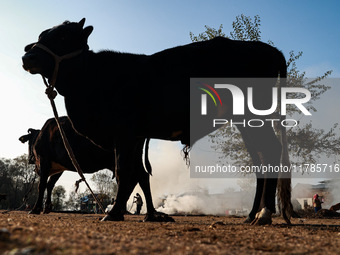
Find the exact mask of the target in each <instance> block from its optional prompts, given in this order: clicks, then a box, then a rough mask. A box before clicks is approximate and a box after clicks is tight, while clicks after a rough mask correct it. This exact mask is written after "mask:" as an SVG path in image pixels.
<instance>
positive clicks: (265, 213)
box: [251, 208, 272, 226]
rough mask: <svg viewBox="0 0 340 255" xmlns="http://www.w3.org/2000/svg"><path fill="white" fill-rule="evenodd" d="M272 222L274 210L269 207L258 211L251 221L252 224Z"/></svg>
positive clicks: (268, 223)
mask: <svg viewBox="0 0 340 255" xmlns="http://www.w3.org/2000/svg"><path fill="white" fill-rule="evenodd" d="M271 224H272V212H271V211H270V210H269V209H267V208H263V209H262V210H261V211H260V212H258V213H257V214H256V216H255V219H254V220H253V222H252V223H251V225H258V226H262V225H271Z"/></svg>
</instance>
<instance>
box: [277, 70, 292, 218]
mask: <svg viewBox="0 0 340 255" xmlns="http://www.w3.org/2000/svg"><path fill="white" fill-rule="evenodd" d="M286 77H287V67H286V64H285V65H284V68H282V70H281V72H280V78H282V79H280V82H279V89H280V88H281V87H285V86H286ZM279 91H280V93H281V90H279ZM280 101H281V100H280ZM280 104H281V102H280ZM280 106H281V105H280ZM283 120H285V116H281V121H283ZM280 133H281V144H282V152H281V164H282V166H283V167H285V168H286V169H290V160H289V153H288V141H287V131H286V127H284V126H283V125H281V128H280ZM291 177H292V176H291V172H290V171H287V172H284V171H281V173H280V176H279V180H278V185H277V189H278V199H279V200H280V203H281V213H282V217H283V218H284V220H285V221H286V222H287V223H288V224H291V222H290V217H291V216H292V215H293V205H292V202H291V193H292V189H291Z"/></svg>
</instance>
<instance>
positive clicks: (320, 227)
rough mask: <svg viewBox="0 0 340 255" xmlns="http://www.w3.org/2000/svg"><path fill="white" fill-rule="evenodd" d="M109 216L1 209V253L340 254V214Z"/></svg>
mask: <svg viewBox="0 0 340 255" xmlns="http://www.w3.org/2000/svg"><path fill="white" fill-rule="evenodd" d="M101 217H103V215H98V214H97V215H95V214H71V213H51V214H48V215H28V214H27V212H17V211H12V212H8V213H4V211H0V254H8V255H14V254H82V255H85V254H340V219H339V218H338V219H325V218H321V219H320V218H301V219H293V220H292V223H293V225H292V226H287V225H286V224H284V222H283V220H282V218H280V217H276V218H274V219H273V224H272V225H271V226H250V225H245V224H242V222H243V220H244V218H238V217H218V216H174V217H173V218H174V219H175V221H176V222H174V223H150V222H146V223H145V222H142V219H143V216H135V215H126V216H125V221H123V222H101V221H100V220H99V219H100V218H101Z"/></svg>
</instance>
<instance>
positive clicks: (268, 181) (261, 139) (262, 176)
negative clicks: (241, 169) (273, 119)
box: [241, 123, 281, 225]
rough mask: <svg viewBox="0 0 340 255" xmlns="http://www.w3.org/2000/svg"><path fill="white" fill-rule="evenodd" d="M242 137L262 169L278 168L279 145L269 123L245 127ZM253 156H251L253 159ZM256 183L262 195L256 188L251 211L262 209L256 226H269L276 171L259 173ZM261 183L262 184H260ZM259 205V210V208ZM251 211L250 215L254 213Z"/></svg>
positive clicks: (275, 184) (273, 211)
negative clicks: (253, 152) (261, 125)
mask: <svg viewBox="0 0 340 255" xmlns="http://www.w3.org/2000/svg"><path fill="white" fill-rule="evenodd" d="M241 132H242V136H243V137H246V140H247V143H248V144H247V143H246V145H248V146H250V147H251V150H252V151H255V152H257V154H258V157H259V158H260V161H261V165H262V169H261V170H263V169H264V167H267V169H268V170H270V169H274V168H275V167H279V166H280V157H281V144H280V142H279V140H278V138H277V137H276V135H275V132H274V130H273V128H272V127H271V126H270V124H269V123H266V124H265V125H264V126H263V127H261V128H251V127H245V128H244V129H243V131H241ZM253 157H254V156H252V158H253ZM258 163H259V162H258V158H257V157H255V163H254V164H255V165H256V164H258ZM256 177H257V181H258V183H259V184H260V185H259V186H262V185H263V189H262V194H261V188H260V187H257V190H256V195H255V200H254V206H253V210H254V211H258V210H256V207H257V208H258V209H262V210H261V213H260V214H259V218H258V219H257V220H256V224H259V225H264V224H271V214H272V213H275V194H276V187H277V178H278V172H276V171H272V172H269V171H267V172H266V171H263V172H262V171H261V172H260V173H257V175H256ZM262 183H263V184H262ZM259 205H260V208H259ZM253 210H252V212H251V213H252V214H253V213H254V211H253Z"/></svg>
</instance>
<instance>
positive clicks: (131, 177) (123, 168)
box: [102, 136, 139, 221]
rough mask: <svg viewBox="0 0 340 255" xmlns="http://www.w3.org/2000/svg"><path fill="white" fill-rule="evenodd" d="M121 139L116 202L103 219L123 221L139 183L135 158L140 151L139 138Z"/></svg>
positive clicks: (117, 145)
mask: <svg viewBox="0 0 340 255" xmlns="http://www.w3.org/2000/svg"><path fill="white" fill-rule="evenodd" d="M122 137H125V138H126V140H124V139H123V138H121V139H119V140H118V141H117V142H116V147H115V161H116V168H115V176H116V180H117V185H118V191H117V196H116V200H115V203H114V205H113V207H112V209H111V210H110V211H109V212H108V214H107V215H106V216H105V217H104V218H103V219H102V221H122V220H124V213H125V212H126V203H127V201H128V199H129V197H130V195H131V193H132V191H133V189H134V188H135V186H136V184H137V181H138V179H137V176H136V172H135V170H134V169H135V164H136V163H135V159H136V157H135V156H136V155H139V153H138V147H139V146H138V145H139V141H138V139H129V137H128V136H122Z"/></svg>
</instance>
